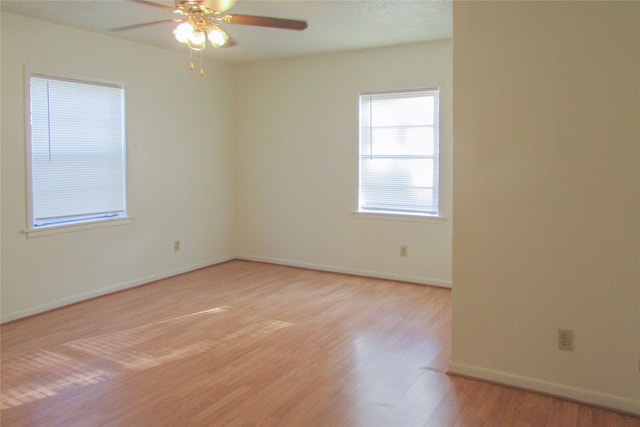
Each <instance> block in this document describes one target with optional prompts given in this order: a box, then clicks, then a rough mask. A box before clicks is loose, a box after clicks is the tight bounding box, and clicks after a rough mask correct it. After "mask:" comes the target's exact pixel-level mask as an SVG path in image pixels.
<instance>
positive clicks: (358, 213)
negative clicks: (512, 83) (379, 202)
mask: <svg viewBox="0 0 640 427" xmlns="http://www.w3.org/2000/svg"><path fill="white" fill-rule="evenodd" d="M419 93H425V94H430V93H431V94H433V93H435V100H436V103H435V107H436V108H435V109H434V117H435V120H434V126H433V130H434V138H433V139H434V151H433V154H432V155H419V156H398V157H407V158H420V157H423V158H426V157H429V158H432V159H433V169H434V170H433V176H434V183H435V185H434V186H433V189H434V198H435V203H434V204H433V205H432V206H433V207H434V208H435V209H434V210H433V211H432V212H417V211H410V210H401V209H397V210H394V209H373V208H372V209H363V202H362V156H363V153H362V147H363V141H362V129H363V120H362V105H363V99H362V98H363V97H365V96H369V97H371V96H376V95H381V96H385V95H387V96H388V95H399V96H401V95H403V94H406V95H408V96H411V95H415V94H419ZM357 96H358V102H357V108H358V115H357V119H358V121H357V126H358V131H357V162H358V172H357V173H358V175H357V192H358V193H357V200H356V203H357V205H356V209H355V211H353V212H352V214H353V216H354V217H361V218H373V219H382V220H403V221H412V222H414V221H419V222H424V221H427V222H431V221H436V222H441V220H445V219H446V218H445V217H444V216H442V194H441V190H442V176H441V162H442V157H441V149H440V143H441V138H440V132H441V120H440V116H441V110H442V108H441V102H442V101H441V99H442V89H441V88H440V87H439V86H433V87H427V88H413V89H392V90H380V91H363V92H360V93H358V95H357ZM369 102H371V100H370V101H369ZM369 126H371V128H373V124H370V125H369ZM365 154H366V153H365ZM383 157H384V156H383Z"/></svg>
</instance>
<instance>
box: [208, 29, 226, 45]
mask: <svg viewBox="0 0 640 427" xmlns="http://www.w3.org/2000/svg"><path fill="white" fill-rule="evenodd" d="M207 38H208V39H209V42H210V43H211V46H213V47H223V46H224V45H226V44H227V43H228V42H229V35H228V34H227V33H226V32H225V31H224V30H223V29H222V28H220V27H218V26H217V25H216V24H210V25H209V28H208V29H207Z"/></svg>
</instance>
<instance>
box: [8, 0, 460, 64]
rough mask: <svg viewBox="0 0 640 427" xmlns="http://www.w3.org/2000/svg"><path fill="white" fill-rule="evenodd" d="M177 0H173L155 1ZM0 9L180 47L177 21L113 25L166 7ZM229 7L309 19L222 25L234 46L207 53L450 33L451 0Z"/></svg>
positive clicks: (225, 57)
mask: <svg viewBox="0 0 640 427" xmlns="http://www.w3.org/2000/svg"><path fill="white" fill-rule="evenodd" d="M156 3H160V4H163V5H166V6H171V7H173V6H174V1H173V0H158V1H156ZM1 7H2V11H3V12H12V13H17V14H21V15H27V16H30V17H33V18H36V19H41V20H45V21H50V22H54V23H57V24H62V25H67V26H70V27H76V28H81V29H85V30H89V31H93V32H97V33H101V34H106V35H109V36H113V37H118V38H123V39H127V40H132V41H136V42H140V43H145V44H148V45H152V46H156V47H160V48H164V49H170V50H175V51H179V52H185V51H186V49H187V48H186V47H185V46H183V45H181V44H179V43H178V42H176V41H175V40H174V39H173V36H172V34H171V31H172V29H173V27H174V26H175V24H172V23H165V24H158V25H153V26H149V27H143V28H138V29H132V30H127V31H120V32H110V31H109V29H110V28H117V27H123V26H127V25H133V24H139V23H144V22H150V21H157V20H162V19H171V18H174V17H175V15H173V14H172V13H171V12H169V11H165V10H162V9H160V8H154V7H151V6H148V5H144V4H141V3H136V2H134V1H131V0H71V1H70V0H37V1H33V0H2V2H1ZM229 13H238V14H247V15H259V16H269V17H276V18H289V19H300V20H306V21H307V22H308V24H309V26H308V28H307V29H306V30H304V31H292V30H281V29H272V28H262V27H250V26H245V25H231V24H225V25H224V28H225V30H226V31H227V32H228V33H229V34H230V35H231V37H232V38H233V40H234V41H235V42H236V45H234V46H232V47H229V48H225V49H213V48H211V46H209V47H208V48H207V49H206V50H205V55H206V56H207V57H209V58H215V59H218V60H220V61H223V62H246V61H254V60H262V59H273V58H285V57H291V56H299V55H307V54H314V53H326V52H337V51H345V50H353V49H363V48H371V47H381V46H390V45H397V44H404V43H414V42H421V41H428V40H438V39H447V38H451V37H452V34H453V22H452V21H453V20H452V4H451V0H278V1H273V0H239V1H238V2H237V3H236V4H235V6H234V7H233V8H232V9H231V10H230V11H229Z"/></svg>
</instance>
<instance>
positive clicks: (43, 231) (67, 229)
mask: <svg viewBox="0 0 640 427" xmlns="http://www.w3.org/2000/svg"><path fill="white" fill-rule="evenodd" d="M134 219H135V218H133V217H127V218H113V219H102V220H96V221H91V222H83V223H81V224H68V225H54V226H49V227H42V228H37V229H30V230H23V231H22V232H23V233H24V234H26V236H27V238H33V237H43V236H51V235H53V234H62V233H73V232H76V231H82V230H91V229H94V228H103V227H113V226H116V225H127V224H131V223H133V220H134Z"/></svg>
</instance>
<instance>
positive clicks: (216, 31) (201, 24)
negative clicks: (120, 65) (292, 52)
mask: <svg viewBox="0 0 640 427" xmlns="http://www.w3.org/2000/svg"><path fill="white" fill-rule="evenodd" d="M131 1H133V2H135V3H140V4H144V5H147V6H151V7H155V8H159V9H163V10H166V11H168V12H171V13H174V14H176V15H179V17H176V18H172V19H163V20H161V21H153V22H145V23H142V24H136V25H129V26H126V27H119V28H112V29H111V30H110V31H125V30H131V29H134V28H141V27H147V26H149V25H156V24H165V23H169V22H173V23H179V25H178V26H177V27H175V29H174V30H173V36H174V37H175V39H176V40H177V41H178V42H180V43H182V44H185V45H187V46H188V47H189V49H190V51H191V52H193V51H197V52H200V58H201V61H202V50H204V48H205V47H206V41H207V39H208V40H209V43H210V44H211V45H212V46H213V47H215V48H222V47H229V46H232V45H234V44H235V42H234V41H233V40H231V38H229V35H228V34H227V33H226V32H225V31H224V30H223V29H222V28H221V27H220V26H219V24H235V25H252V26H258V27H268V28H280V29H285V30H298V31H301V30H304V29H305V28H307V22H306V21H300V20H295V19H283V18H270V17H266V16H253V15H237V14H230V13H226V12H227V11H228V10H229V9H231V7H233V5H234V4H235V3H236V1H237V0H175V7H170V6H166V5H164V4H160V3H154V2H151V1H147V0H131ZM190 66H191V69H192V70H193V61H192V62H191V64H190ZM200 75H201V76H202V75H204V71H203V69H202V67H201V68H200Z"/></svg>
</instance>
